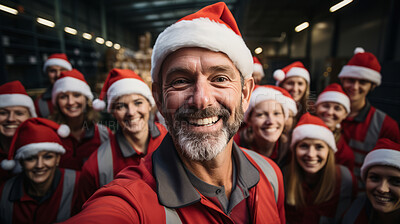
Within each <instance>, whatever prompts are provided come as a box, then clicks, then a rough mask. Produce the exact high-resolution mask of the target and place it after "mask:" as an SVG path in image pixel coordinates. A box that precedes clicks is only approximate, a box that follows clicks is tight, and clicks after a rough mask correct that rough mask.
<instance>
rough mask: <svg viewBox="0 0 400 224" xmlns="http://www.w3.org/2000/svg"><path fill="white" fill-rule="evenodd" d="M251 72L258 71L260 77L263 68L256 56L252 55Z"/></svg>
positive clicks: (262, 74) (262, 75) (262, 73)
mask: <svg viewBox="0 0 400 224" xmlns="http://www.w3.org/2000/svg"><path fill="white" fill-rule="evenodd" d="M253 72H258V73H260V74H261V77H264V76H265V74H264V68H263V66H262V64H261V62H260V61H259V60H258V58H256V57H253Z"/></svg>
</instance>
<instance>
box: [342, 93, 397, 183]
mask: <svg viewBox="0 0 400 224" xmlns="http://www.w3.org/2000/svg"><path fill="white" fill-rule="evenodd" d="M342 127H343V129H342V130H343V135H344V138H345V140H346V142H347V144H348V145H349V146H350V148H351V149H352V150H353V152H354V156H355V163H354V165H355V166H354V174H355V175H356V177H357V178H358V180H359V181H358V184H359V189H363V188H364V187H363V184H362V183H363V182H362V181H361V178H360V169H361V165H362V163H363V162H364V158H365V156H366V155H367V154H368V152H369V151H371V150H372V149H373V148H374V147H375V144H376V142H377V141H378V139H379V138H388V139H390V140H392V141H394V142H397V143H400V131H399V126H398V124H397V122H396V121H395V120H393V119H392V118H391V117H389V116H387V115H386V114H385V113H384V112H382V111H380V110H378V109H376V108H375V107H373V106H371V104H370V103H369V102H368V101H367V103H366V105H365V107H364V108H363V109H362V110H361V111H360V113H359V114H358V115H357V116H356V117H350V118H346V119H345V120H344V121H343V122H342Z"/></svg>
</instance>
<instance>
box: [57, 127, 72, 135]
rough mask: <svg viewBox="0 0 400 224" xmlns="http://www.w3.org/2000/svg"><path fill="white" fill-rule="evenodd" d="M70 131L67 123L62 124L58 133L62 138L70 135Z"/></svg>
mask: <svg viewBox="0 0 400 224" xmlns="http://www.w3.org/2000/svg"><path fill="white" fill-rule="evenodd" d="M70 132H71V130H70V129H69V127H68V125H66V124H62V125H60V127H59V128H58V129H57V134H58V135H59V136H60V137H62V138H65V137H68V135H69V133H70Z"/></svg>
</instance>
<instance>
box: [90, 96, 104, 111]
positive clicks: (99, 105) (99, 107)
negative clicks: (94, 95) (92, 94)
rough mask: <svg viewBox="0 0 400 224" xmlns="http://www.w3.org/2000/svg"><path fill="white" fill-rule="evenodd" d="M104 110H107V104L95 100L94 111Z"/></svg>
mask: <svg viewBox="0 0 400 224" xmlns="http://www.w3.org/2000/svg"><path fill="white" fill-rule="evenodd" d="M104 108H106V103H105V102H104V101H103V100H99V99H95V100H94V101H93V109H95V110H97V111H102V110H104Z"/></svg>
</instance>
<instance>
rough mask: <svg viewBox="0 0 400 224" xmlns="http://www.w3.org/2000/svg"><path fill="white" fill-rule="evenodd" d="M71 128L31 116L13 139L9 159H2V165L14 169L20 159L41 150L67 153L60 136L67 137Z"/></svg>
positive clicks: (18, 129)
mask: <svg viewBox="0 0 400 224" xmlns="http://www.w3.org/2000/svg"><path fill="white" fill-rule="evenodd" d="M69 133H70V129H69V128H68V126H66V125H59V124H57V123H56V122H54V121H51V120H47V119H45V118H30V119H28V120H26V121H24V122H23V123H22V124H21V125H20V126H19V127H18V128H17V131H16V132H15V135H14V137H13V139H12V141H11V145H10V150H9V151H8V159H5V160H3V161H1V167H2V168H3V169H5V170H12V169H14V168H15V166H16V165H17V163H16V162H18V161H19V160H20V159H26V158H29V157H31V156H34V155H37V154H38V153H39V152H41V151H50V152H56V153H60V154H64V153H65V148H64V147H63V146H62V143H61V140H60V137H63V138H65V137H67V136H68V135H69Z"/></svg>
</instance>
